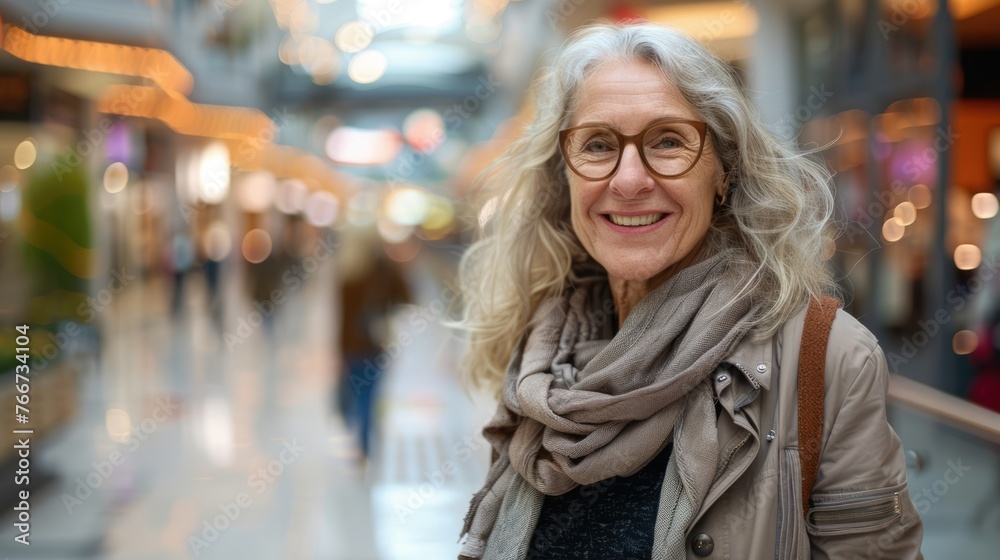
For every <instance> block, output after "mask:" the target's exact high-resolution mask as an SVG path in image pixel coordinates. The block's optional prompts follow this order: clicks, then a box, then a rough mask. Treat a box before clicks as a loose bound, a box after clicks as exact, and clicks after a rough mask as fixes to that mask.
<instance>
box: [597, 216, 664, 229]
mask: <svg viewBox="0 0 1000 560" xmlns="http://www.w3.org/2000/svg"><path fill="white" fill-rule="evenodd" d="M663 216H664V214H646V215H645V216H619V215H617V214H608V218H610V219H611V222H612V223H614V224H615V225H619V226H648V225H649V224H652V223H654V222H658V221H660V219H661V218H663Z"/></svg>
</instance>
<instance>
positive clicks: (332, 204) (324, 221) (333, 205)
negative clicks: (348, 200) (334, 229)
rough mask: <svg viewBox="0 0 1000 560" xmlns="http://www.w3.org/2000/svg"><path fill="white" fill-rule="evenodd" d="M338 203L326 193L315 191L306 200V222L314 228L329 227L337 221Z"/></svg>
mask: <svg viewBox="0 0 1000 560" xmlns="http://www.w3.org/2000/svg"><path fill="white" fill-rule="evenodd" d="M339 212H340V202H339V201H338V200H337V197H335V196H333V194H331V193H328V192H326V191H317V192H314V193H312V194H311V195H309V198H308V199H306V208H305V216H306V221H307V222H309V223H310V224H312V225H314V226H316V227H329V226H331V225H333V223H334V222H336V221H337V215H338V214H339Z"/></svg>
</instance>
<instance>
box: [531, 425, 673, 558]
mask: <svg viewBox="0 0 1000 560" xmlns="http://www.w3.org/2000/svg"><path fill="white" fill-rule="evenodd" d="M672 448H673V445H672V444H668V445H667V447H665V448H664V449H663V451H661V452H660V454H659V455H657V456H656V457H655V458H653V460H652V461H650V462H649V464H648V465H646V466H645V467H643V468H642V469H641V470H640V471H639V472H637V473H635V474H633V475H632V476H626V477H612V478H609V479H606V480H602V481H600V482H595V483H594V484H588V485H586V486H577V487H576V488H574V489H573V490H570V491H569V492H567V493H565V494H561V495H559V496H545V501H544V502H543V503H542V512H541V515H539V517H538V523H537V524H536V525H535V531H534V533H533V534H532V536H531V546H530V547H529V548H528V556H527V557H528V558H529V559H535V560H541V559H543V558H544V559H545V560H563V559H573V560H606V559H608V558H614V559H615V560H649V559H650V558H651V557H652V555H653V528H654V527H655V526H656V513H657V510H658V509H659V505H660V488H661V487H662V485H663V475H664V473H665V472H666V470H667V461H668V460H669V459H670V452H671V449H672Z"/></svg>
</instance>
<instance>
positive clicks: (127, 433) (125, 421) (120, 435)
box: [104, 408, 132, 443]
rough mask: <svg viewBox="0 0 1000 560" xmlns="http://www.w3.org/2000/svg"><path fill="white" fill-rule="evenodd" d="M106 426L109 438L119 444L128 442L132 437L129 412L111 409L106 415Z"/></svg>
mask: <svg viewBox="0 0 1000 560" xmlns="http://www.w3.org/2000/svg"><path fill="white" fill-rule="evenodd" d="M104 426H105V428H106V429H107V431H108V436H109V437H110V438H111V439H112V440H113V441H117V442H119V443H123V442H126V441H128V438H129V437H131V435H132V420H131V418H129V415H128V412H126V411H124V410H122V409H120V408H109V409H108V410H107V411H106V412H105V413H104Z"/></svg>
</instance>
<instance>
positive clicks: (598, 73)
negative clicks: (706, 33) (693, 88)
mask: <svg viewBox="0 0 1000 560" xmlns="http://www.w3.org/2000/svg"><path fill="white" fill-rule="evenodd" d="M574 97H575V99H574V101H575V103H574V105H575V107H574V110H573V114H572V117H571V119H570V120H571V126H579V125H580V124H587V123H595V124H596V123H600V124H606V125H611V126H615V127H639V128H641V127H642V126H644V124H645V123H648V122H652V121H654V120H658V119H662V118H668V117H675V118H686V119H696V118H698V114H697V111H695V109H694V107H692V106H691V104H690V103H688V101H687V100H686V99H684V96H683V95H682V94H681V92H680V90H679V89H678V88H677V86H675V85H674V84H673V83H671V82H670V81H669V80H667V79H666V78H665V77H664V76H663V73H662V72H661V71H660V70H659V69H658V68H656V67H655V66H653V65H652V64H649V63H644V62H641V61H638V60H636V61H630V62H626V63H609V64H602V65H601V66H599V67H598V68H596V69H595V70H594V71H593V72H591V73H590V74H589V75H588V76H587V77H586V78H585V79H584V80H583V82H582V83H581V84H580V87H579V88H578V89H577V91H576V95H575V96H574ZM621 131H622V132H624V133H627V134H628V133H634V132H637V131H627V130H624V129H622V130H621Z"/></svg>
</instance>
